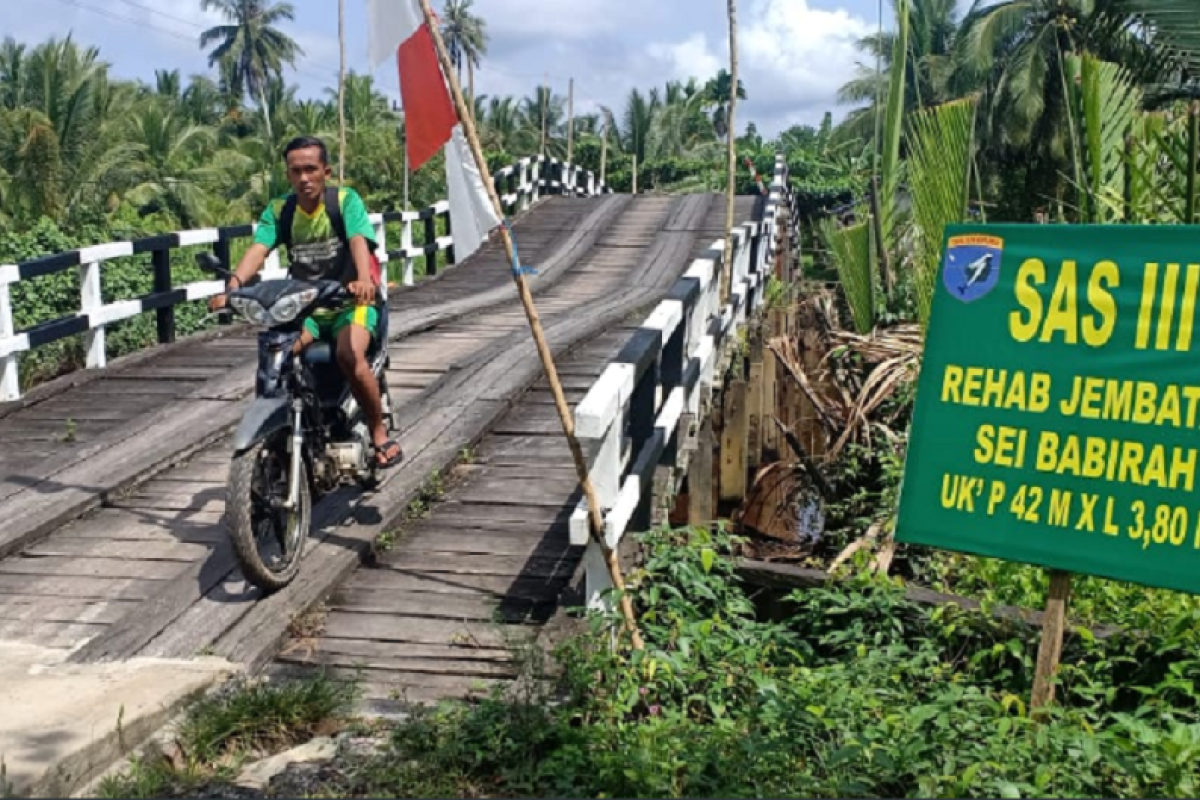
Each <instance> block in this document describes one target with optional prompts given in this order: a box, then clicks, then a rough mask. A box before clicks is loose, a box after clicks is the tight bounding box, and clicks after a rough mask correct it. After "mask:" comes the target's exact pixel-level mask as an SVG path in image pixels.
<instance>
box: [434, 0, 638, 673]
mask: <svg viewBox="0 0 1200 800" xmlns="http://www.w3.org/2000/svg"><path fill="white" fill-rule="evenodd" d="M421 10H422V11H423V12H424V13H425V21H426V23H427V24H428V25H429V30H430V32H431V33H432V34H433V42H434V46H435V47H436V49H437V54H438V59H439V60H440V61H441V64H442V71H443V72H444V73H445V74H446V79H447V81H448V82H449V84H450V94H451V96H452V97H453V98H454V105H455V108H456V109H457V110H458V117H459V119H460V120H461V121H462V126H463V132H464V133H466V135H467V141H468V142H469V143H470V145H471V153H472V154H473V155H474V156H475V163H476V165H477V166H478V167H479V172H480V177H482V178H483V185H484V188H486V189H487V193H488V197H490V198H491V200H492V207H493V208H494V209H495V211H496V215H497V216H500V217H503V216H504V208H503V206H501V204H500V198H499V197H498V196H497V194H496V187H495V186H494V185H493V184H492V176H491V173H490V172H489V170H488V166H487V160H486V159H485V158H484V157H483V150H482V148H481V147H480V145H479V136H478V134H477V133H476V131H475V122H474V120H473V119H472V118H471V117H470V115H468V114H465V113H464V111H465V103H464V101H463V95H462V90H461V89H460V88H459V85H458V81H457V80H455V78H454V72H453V70H452V69H451V68H450V56H449V54H447V52H446V43H445V42H444V41H442V34H441V31H439V30H438V27H437V25H435V24H434V22H433V20H434V17H433V9H431V8H430V7H429V0H421ZM500 235H501V237H502V239H503V241H504V249H505V252H506V253H507V254H508V259H509V261H512V259H513V243H512V238H511V237H510V236H509V232H508V227H507V226H502V227H501V228H500ZM513 281H514V282H515V283H516V284H517V292H518V294H519V295H520V296H521V305H522V306H524V308H525V316H526V318H528V320H529V327H530V329H531V330H532V332H533V339H534V342H535V344H536V345H537V351H538V356H539V357H540V358H541V361H542V368H543V369H544V370H545V372H546V382H547V383H549V384H550V391H551V392H553V394H554V406H555V408H556V409H557V410H558V418H559V420H560V421H561V422H562V427H563V434H564V435H565V436H566V439H567V445H568V447H570V449H571V457H572V458H573V459H574V461H575V471H576V473H577V474H578V475H579V485H580V487H581V488H582V489H583V495H584V498H585V499H586V500H587V504H588V520H589V522H590V523H591V529H592V536H593V538H594V539H595V540H596V543H597V544H599V545H600V548H601V549H602V550H603V552H604V560H605V562H606V563H607V564H608V571H609V576H610V577H611V578H612V582H613V586H614V587H616V589H617V590H618V591H619V592H620V593H621V611H622V613H623V614H624V616H625V626H626V628H627V629H628V630H629V635H630V639H631V640H632V642H633V646H634V649H636V650H641V649H643V647H644V644H643V642H642V635H641V633H640V632H639V630H638V626H637V617H636V616H635V615H634V613H633V601H632V600H631V599H630V597H629V595H628V594H627V593H626V592H625V578H624V577H623V576H622V575H621V565H620V563H619V562H618V561H617V554H616V551H614V550H612V549H611V548H609V547H608V546H607V544H606V543H605V541H604V517H603V516H602V515H601V513H600V501H599V500H598V499H597V498H596V490H595V489H594V488H593V486H592V481H591V478H589V477H588V469H587V462H586V461H585V460H584V457H583V449H582V448H581V447H580V446H579V440H578V439H576V438H575V419H574V417H572V416H571V410H570V409H569V408H568V407H567V400H566V396H565V395H564V394H563V388H562V383H561V382H560V381H559V379H558V370H557V369H556V368H555V366H554V355H553V353H551V352H550V347H549V345H548V344H547V342H546V336H545V333H544V332H543V331H542V322H541V319H540V318H539V317H538V312H537V308H536V307H535V306H534V304H533V295H532V294H531V293H530V291H529V285H528V284H527V283H526V282H525V276H523V275H521V274H520V273H518V274H516V275H514V276H513Z"/></svg>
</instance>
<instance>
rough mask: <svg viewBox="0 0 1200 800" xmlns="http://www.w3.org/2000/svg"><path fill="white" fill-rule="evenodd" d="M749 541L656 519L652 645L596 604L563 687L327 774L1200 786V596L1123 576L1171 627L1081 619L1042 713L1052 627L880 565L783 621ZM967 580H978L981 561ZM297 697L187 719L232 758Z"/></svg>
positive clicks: (414, 733)
mask: <svg viewBox="0 0 1200 800" xmlns="http://www.w3.org/2000/svg"><path fill="white" fill-rule="evenodd" d="M735 544H736V541H735V540H734V539H733V538H732V537H730V536H728V535H726V534H725V533H724V532H716V533H710V532H709V531H706V530H698V529H685V530H656V531H653V532H651V533H649V534H647V535H645V536H644V537H643V545H644V546H645V548H646V553H647V560H646V563H645V565H644V567H643V568H642V569H641V570H639V571H638V572H636V573H634V574H632V575H631V576H630V588H631V591H633V592H634V596H635V603H636V606H637V608H638V609H639V610H640V612H641V623H642V631H643V634H644V635H645V637H646V643H647V647H646V650H645V651H644V652H642V653H636V654H631V653H628V652H624V651H622V652H618V653H613V652H612V651H611V650H610V649H609V647H608V632H607V630H606V629H605V627H604V626H605V625H606V624H613V623H615V622H618V621H619V620H617V619H616V618H613V619H610V620H607V621H606V620H603V619H601V618H599V617H593V618H592V619H591V624H592V628H591V629H589V630H585V631H583V632H581V633H579V634H578V635H576V636H575V637H573V638H571V639H570V640H568V641H567V642H566V643H564V644H563V646H562V647H561V648H560V650H559V652H558V653H557V654H556V660H557V662H558V663H559V664H561V665H562V672H561V674H559V675H557V676H556V679H555V680H554V682H553V683H552V684H551V685H550V686H549V687H548V688H545V689H543V690H534V689H530V688H529V686H530V684H521V688H520V689H517V688H512V689H509V690H506V691H500V690H498V691H497V692H496V693H494V694H493V695H492V696H490V697H488V698H486V699H484V700H483V701H481V702H479V703H476V704H473V705H463V704H446V705H444V706H442V707H440V708H437V709H427V710H423V711H417V712H416V713H415V714H414V716H413V718H412V719H411V720H410V721H409V722H407V723H405V724H401V725H399V726H397V727H395V728H394V729H393V730H392V731H391V734H390V737H389V738H388V740H387V742H386V745H385V747H384V749H383V750H382V751H381V752H379V753H377V754H375V755H371V756H363V757H354V756H351V755H346V756H343V757H340V758H339V759H338V760H337V761H336V762H335V764H334V765H332V766H333V769H332V770H330V771H327V772H324V773H322V774H323V775H324V780H325V781H326V783H325V784H324V785H322V786H321V787H319V788H318V790H317V791H316V793H317V794H320V795H322V796H341V797H360V796H361V797H431V796H451V797H454V796H459V797H483V796H488V797H517V796H535V797H598V796H609V797H612V796H622V797H684V796H706V797H707V796H721V797H731V796H732V797H743V796H746V797H749V796H756V797H763V796H775V797H778V796H807V797H847V796H877V797H878V796H883V797H889V796H890V797H899V796H906V797H963V796H986V797H1019V796H1025V797H1029V796H1036V797H1077V796H1105V797H1145V796H1189V795H1191V794H1193V793H1194V792H1195V791H1196V790H1197V788H1198V786H1200V784H1198V781H1200V767H1198V766H1197V762H1196V759H1195V754H1196V752H1197V748H1200V694H1198V693H1197V691H1196V688H1195V685H1194V682H1195V680H1196V679H1197V678H1198V677H1200V658H1197V656H1196V655H1195V653H1196V651H1197V645H1198V644H1200V641H1198V640H1197V637H1198V634H1197V633H1196V631H1197V630H1198V629H1200V628H1198V627H1197V625H1196V621H1197V609H1196V607H1195V605H1194V604H1193V603H1191V602H1183V603H1167V604H1164V605H1160V606H1159V607H1158V609H1157V613H1155V614H1150V615H1147V614H1145V613H1143V611H1142V610H1141V604H1140V603H1137V602H1131V601H1133V600H1134V599H1135V594H1134V590H1132V589H1128V588H1123V587H1115V586H1111V584H1110V591H1111V592H1112V593H1113V599H1114V600H1116V601H1117V602H1115V603H1113V604H1111V605H1109V606H1106V609H1107V610H1106V612H1105V614H1103V615H1102V616H1107V619H1108V621H1110V622H1118V623H1127V624H1129V625H1130V626H1131V627H1132V626H1133V625H1134V624H1137V625H1144V626H1147V627H1142V628H1141V629H1140V632H1136V633H1135V632H1131V633H1129V634H1126V635H1118V636H1114V637H1111V638H1108V639H1104V640H1101V639H1097V638H1095V637H1093V636H1092V635H1090V633H1089V632H1088V631H1087V630H1086V629H1083V628H1076V630H1075V632H1074V634H1073V635H1072V636H1071V638H1070V641H1069V642H1068V645H1067V648H1066V653H1065V658H1064V662H1065V664H1064V671H1063V673H1062V687H1061V688H1060V697H1061V698H1062V704H1061V706H1060V707H1058V708H1056V709H1055V710H1054V711H1053V712H1052V715H1051V717H1050V718H1049V719H1048V721H1046V722H1045V723H1042V724H1037V723H1035V722H1033V721H1032V720H1031V719H1030V718H1029V715H1028V709H1027V708H1026V705H1025V703H1026V699H1027V697H1028V693H1029V688H1030V687H1029V682H1030V680H1031V675H1032V661H1033V659H1034V657H1035V654H1036V630H1035V629H1033V628H1031V627H1029V626H1026V625H1024V624H1022V623H1015V622H1012V621H1001V620H998V619H996V618H993V617H990V616H988V615H986V614H980V613H978V612H973V611H962V610H959V609H958V608H957V607H953V606H944V607H929V606H923V605H917V604H915V603H912V602H909V601H906V600H905V599H904V595H903V590H902V588H901V587H900V586H899V585H898V584H897V583H896V582H895V581H892V580H887V579H880V578H871V577H858V578H854V579H851V580H850V581H848V582H847V583H845V584H843V585H839V586H836V587H830V588H826V589H818V590H810V591H805V592H794V593H792V594H791V595H789V596H787V597H785V598H782V599H781V600H778V601H777V602H779V603H780V604H781V606H782V608H781V610H782V613H776V614H774V615H773V618H775V619H782V621H767V617H766V616H765V615H764V614H763V613H762V612H763V609H762V608H756V603H755V600H754V597H753V595H752V594H751V592H750V591H749V590H748V588H747V587H746V586H745V585H744V584H743V583H742V582H741V580H740V579H739V578H738V576H737V575H736V574H735V567H734V561H733V560H732V558H731V554H732V552H733V548H734V546H735ZM943 558H944V556H941V555H938V556H931V559H933V560H938V559H943ZM980 563H981V564H982V562H980ZM1022 572H1024V573H1027V574H1028V575H1032V574H1034V573H1033V572H1032V571H1030V570H1019V569H1014V570H1011V571H1008V572H1007V573H1005V574H1003V575H1001V574H997V573H991V574H989V575H988V579H989V580H992V579H996V578H999V580H998V581H997V583H996V585H995V586H994V588H992V587H984V586H983V585H982V584H981V585H979V587H978V588H979V591H978V592H976V594H977V596H979V597H981V598H982V599H985V600H988V601H994V600H996V599H998V598H1000V597H1003V596H1005V595H1011V594H1013V592H1014V591H1015V592H1016V593H1017V595H1020V594H1021V592H1025V591H1026V589H1024V588H1018V587H1020V586H1021V585H1022V581H1024V580H1025V577H1027V576H1022V575H1021V574H1020V573H1022ZM947 574H948V575H949V573H947ZM979 577H982V575H980V576H979ZM1035 582H1036V581H1035ZM952 583H953V584H954V586H955V588H958V589H959V590H960V591H962V590H965V589H969V588H970V583H971V580H970V579H969V578H967V576H965V575H963V574H961V573H960V576H959V577H955V578H953V580H952ZM1024 597H1026V599H1032V598H1031V597H1030V596H1029V595H1028V594H1026V595H1024ZM1097 608H1099V607H1097ZM1108 612H1111V616H1109V615H1108ZM316 685H317V686H322V687H328V686H329V684H325V683H323V682H320V683H317V684H316ZM301 686H303V684H301ZM275 691H276V692H278V691H279V690H275ZM297 691H306V690H303V689H301V690H297ZM320 694H321V697H324V698H329V700H328V702H321V703H313V702H310V701H308V700H307V699H306V698H307V697H308V695H304V696H303V697H300V698H297V702H299V703H300V705H301V706H303V707H306V708H311V709H312V712H311V713H307V714H305V713H301V714H300V715H299V716H301V717H303V718H304V719H305V720H307V723H311V722H313V721H315V720H318V719H320V718H321V717H322V716H324V715H329V714H334V713H335V712H336V708H337V706H336V704H335V703H333V697H332V694H331V690H330V689H329V688H324V689H322V690H321V693H320ZM252 697H253V695H252ZM281 697H282V695H280V694H278V693H277V694H274V695H272V696H271V698H272V699H271V700H270V701H269V702H255V701H254V700H243V699H230V700H227V701H225V702H224V704H223V705H222V706H221V709H220V710H219V711H214V710H209V711H206V712H203V713H202V714H201V715H200V716H201V719H202V721H200V722H194V723H192V724H190V725H189V726H185V728H184V732H185V735H186V736H187V737H189V739H188V740H189V741H212V742H213V745H212V746H210V747H207V748H205V749H203V750H198V751H197V755H201V754H202V755H203V758H204V759H209V760H213V759H219V758H220V757H221V755H222V754H223V753H227V752H230V748H232V749H233V750H244V749H245V748H247V747H253V746H257V745H252V744H251V743H252V742H255V743H261V742H264V741H270V742H274V743H277V745H281V744H282V742H283V741H284V740H285V739H287V738H288V737H289V736H290V732H291V731H294V730H299V729H303V727H304V724H305V723H302V724H299V725H297V724H294V723H292V724H287V725H280V723H279V722H277V721H276V720H277V719H279V717H280V712H278V711H277V710H276V709H277V706H278V705H280V704H281V703H280V702H279V701H280V698H281ZM550 700H554V701H556V702H549V701H550ZM301 701H303V702H301ZM264 718H265V719H267V720H269V721H267V722H260V720H263V719H264ZM250 721H254V722H253V725H252V726H251V727H252V729H249V728H246V729H243V726H247V725H249V723H250ZM234 730H237V731H240V734H239V735H238V736H237V737H235V736H233V735H231V733H230V732H231V731H234ZM264 731H265V732H269V733H270V734H271V735H269V736H268V737H267V739H266V740H264V739H262V738H261V737H262V733H263V732H264ZM205 774H206V776H207V777H206V778H205V779H206V780H209V781H211V780H216V779H219V778H220V775H221V774H222V773H215V772H212V771H209V772H208V773H205ZM224 774H227V773H224ZM190 775H191V777H190V778H188V779H189V780H192V781H195V780H197V778H196V774H195V773H190ZM164 776H165V778H164V779H166V778H170V777H171V776H170V773H169V772H167V773H164ZM148 784H149V782H148V781H147V779H146V778H145V776H144V774H139V773H137V772H136V771H135V772H133V773H130V775H129V776H128V777H127V778H126V779H125V780H124V781H123V782H119V781H114V782H111V783H110V784H108V787H107V794H108V796H117V795H119V794H122V793H124V795H125V796H151V795H153V794H154V793H155V792H161V791H162V790H163V788H164V786H165V785H166V784H164V783H158V784H153V790H152V791H150V790H148V788H147V786H148ZM191 785H192V786H193V787H194V786H195V785H196V784H195V783H194V782H193V783H192V784H191ZM139 787H141V788H139Z"/></svg>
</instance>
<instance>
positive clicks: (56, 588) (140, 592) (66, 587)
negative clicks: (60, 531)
mask: <svg viewBox="0 0 1200 800" xmlns="http://www.w3.org/2000/svg"><path fill="white" fill-rule="evenodd" d="M156 584H157V582H156V581H150V580H143V579H139V578H82V577H62V576H59V575H14V574H4V573H0V597H3V596H4V595H7V594H20V595H44V596H46V597H75V598H91V599H96V600H145V599H146V598H147V597H150V596H151V595H152V594H153V593H154V591H155V589H156Z"/></svg>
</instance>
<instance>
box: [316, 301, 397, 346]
mask: <svg viewBox="0 0 1200 800" xmlns="http://www.w3.org/2000/svg"><path fill="white" fill-rule="evenodd" d="M347 325H357V326H358V327H360V328H366V329H367V332H368V333H370V334H371V338H372V339H373V338H375V337H376V336H378V335H379V309H378V308H376V307H375V306H373V305H370V306H358V305H354V306H348V307H346V308H343V309H342V310H341V311H321V312H319V313H316V314H313V315H312V316H311V317H309V318H308V319H306V320H304V329H305V330H306V331H308V332H309V334H311V335H312V337H313V339H315V340H316V341H326V342H332V341H335V340H336V339H337V337H338V335H339V334H340V333H341V332H342V328H345V327H346V326H347Z"/></svg>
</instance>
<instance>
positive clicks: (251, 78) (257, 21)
mask: <svg viewBox="0 0 1200 800" xmlns="http://www.w3.org/2000/svg"><path fill="white" fill-rule="evenodd" d="M200 7H201V8H202V9H204V10H205V11H209V10H216V11H219V12H220V13H221V14H223V15H224V17H225V19H227V20H228V21H229V22H228V24H226V25H217V26H215V27H212V28H209V29H208V30H206V31H204V32H203V33H201V34H200V46H201V47H208V46H210V45H212V44H214V43H215V44H216V45H217V46H216V47H215V48H213V50H212V51H211V52H210V53H209V54H208V63H209V66H213V65H214V64H220V63H223V62H224V63H227V64H228V65H229V73H228V76H229V78H230V79H231V80H232V81H233V82H234V83H235V85H236V86H237V87H239V88H240V89H241V90H243V91H245V92H248V93H249V94H250V95H252V96H254V97H256V98H257V99H258V101H259V103H260V104H261V106H262V113H263V120H264V122H265V123H266V125H267V128H268V130H267V137H268V138H274V137H273V135H272V133H271V130H270V127H271V117H270V108H269V107H268V105H267V96H266V86H267V82H268V81H269V80H270V79H271V78H279V77H280V76H281V75H282V73H283V67H284V65H285V64H286V65H289V66H294V65H295V63H296V57H297V56H301V55H303V54H304V51H303V50H302V49H301V48H300V45H298V44H296V42H295V40H294V39H292V38H291V37H290V36H288V35H287V34H286V33H284V32H283V31H281V30H279V29H278V28H277V27H276V26H277V25H278V24H279V23H281V22H283V21H284V20H287V21H292V20H294V19H295V18H296V12H295V9H294V8H293V6H292V4H291V3H288V2H280V3H272V2H271V0H200Z"/></svg>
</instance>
